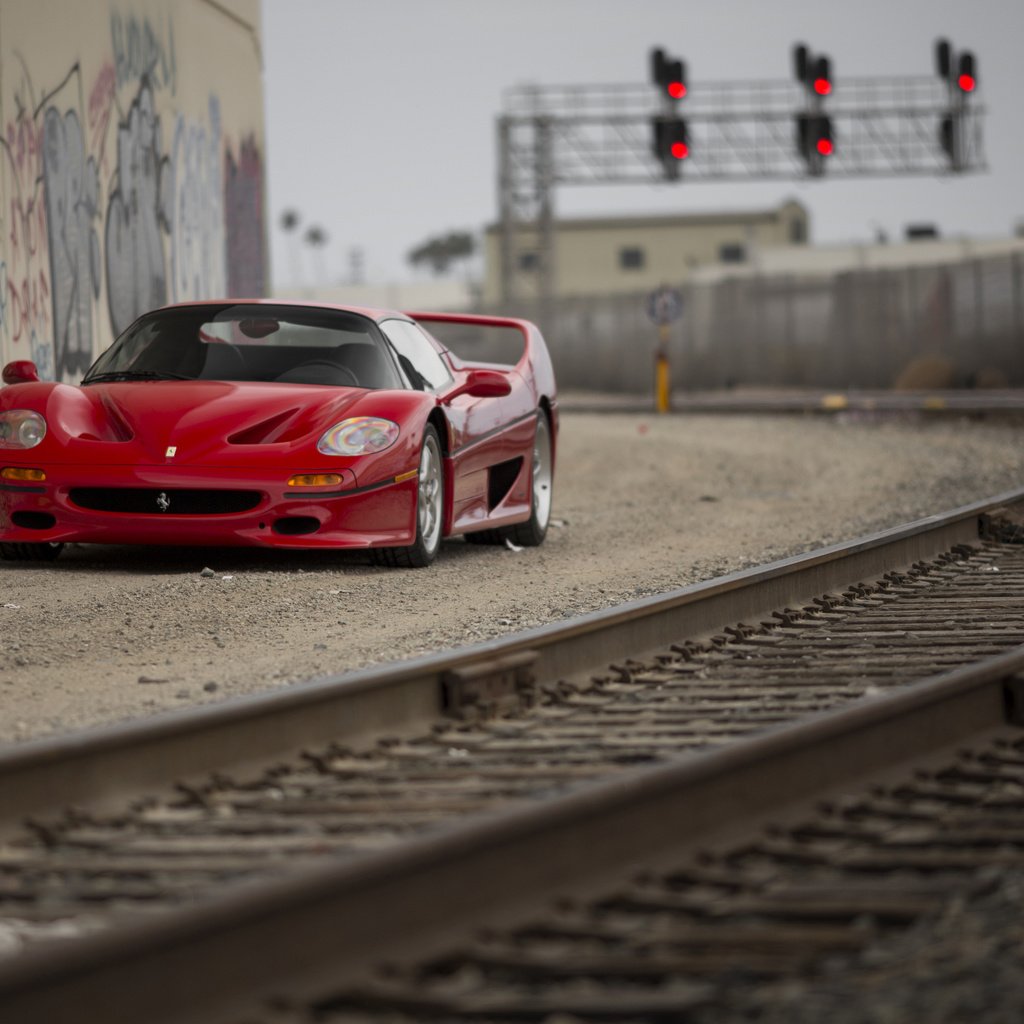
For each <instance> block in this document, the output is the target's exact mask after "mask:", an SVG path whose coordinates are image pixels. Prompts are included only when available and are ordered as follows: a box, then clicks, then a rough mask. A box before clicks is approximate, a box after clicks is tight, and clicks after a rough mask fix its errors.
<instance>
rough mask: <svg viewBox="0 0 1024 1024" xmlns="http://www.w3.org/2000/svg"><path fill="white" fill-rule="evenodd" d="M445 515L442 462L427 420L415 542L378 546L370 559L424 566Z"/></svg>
mask: <svg viewBox="0 0 1024 1024" xmlns="http://www.w3.org/2000/svg"><path fill="white" fill-rule="evenodd" d="M443 516H444V463H443V462H442V459H441V442H440V441H439V440H438V437H437V431H436V430H435V429H434V428H433V427H432V426H431V425H430V424H427V427H426V429H425V430H424V431H423V447H422V448H421V449H420V468H419V475H418V479H417V481H416V543H415V544H410V545H409V547H407V548H377V549H376V550H375V551H374V552H373V560H374V561H375V562H376V563H377V564H378V565H388V566H391V567H392V568H396V569H423V568H425V567H426V566H428V565H430V563H431V562H433V561H434V559H435V558H437V553H438V551H439V550H440V549H441V521H442V517H443Z"/></svg>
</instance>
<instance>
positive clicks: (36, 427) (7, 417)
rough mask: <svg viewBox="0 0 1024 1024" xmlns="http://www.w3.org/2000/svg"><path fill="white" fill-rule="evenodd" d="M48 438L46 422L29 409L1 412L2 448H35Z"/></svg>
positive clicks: (0, 437) (0, 441)
mask: <svg viewBox="0 0 1024 1024" xmlns="http://www.w3.org/2000/svg"><path fill="white" fill-rule="evenodd" d="M44 437H46V420H44V419H43V417H42V416H40V415H39V413H37V412H32V411H31V410H29V409H7V410H6V411H5V412H0V448H35V446H36V445H37V444H39V442H40V441H42V439H43V438H44Z"/></svg>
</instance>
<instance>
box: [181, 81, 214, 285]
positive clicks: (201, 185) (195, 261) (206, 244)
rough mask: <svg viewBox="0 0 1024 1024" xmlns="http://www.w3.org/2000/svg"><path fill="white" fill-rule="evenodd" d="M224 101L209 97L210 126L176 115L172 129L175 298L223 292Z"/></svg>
mask: <svg viewBox="0 0 1024 1024" xmlns="http://www.w3.org/2000/svg"><path fill="white" fill-rule="evenodd" d="M220 153H221V147H220V105H219V104H218V103H217V101H216V99H213V98H211V100H210V127H209V129H207V128H206V127H205V126H203V125H201V124H187V123H186V122H185V119H184V118H178V126H177V130H176V131H175V133H174V220H173V223H172V227H171V252H172V253H173V259H174V276H173V292H172V294H173V297H174V301H175V302H185V301H188V300H190V299H207V298H210V297H211V296H214V295H223V294H224V283H225V281H224V200H223V191H222V190H223V180H222V176H221V156H220Z"/></svg>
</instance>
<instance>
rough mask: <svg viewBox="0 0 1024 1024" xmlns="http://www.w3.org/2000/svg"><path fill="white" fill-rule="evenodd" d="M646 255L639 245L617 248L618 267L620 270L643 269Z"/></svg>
mask: <svg viewBox="0 0 1024 1024" xmlns="http://www.w3.org/2000/svg"><path fill="white" fill-rule="evenodd" d="M646 263H647V257H646V255H645V253H644V251H643V249H641V248H640V247H639V246H635V245H633V246H626V247H625V248H623V249H620V250H619V268H620V269H621V270H643V269H644V266H645V264H646Z"/></svg>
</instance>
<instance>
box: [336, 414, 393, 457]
mask: <svg viewBox="0 0 1024 1024" xmlns="http://www.w3.org/2000/svg"><path fill="white" fill-rule="evenodd" d="M397 440H398V424H397V423H392V422H391V420H381V419H377V418H376V417H375V416H355V417H353V418H352V419H350V420H342V422H341V423H335V424H334V426H333V427H331V429H330V430H328V431H327V432H326V433H325V434H324V436H323V437H321V438H320V440H319V441H318V442H317V445H316V449H317V451H318V452H322V453H323V454H324V455H372V454H373V453H374V452H382V451H384V449H385V448H390V447H391V446H392V445H393V444H394V443H395V442H396V441H397Z"/></svg>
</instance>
